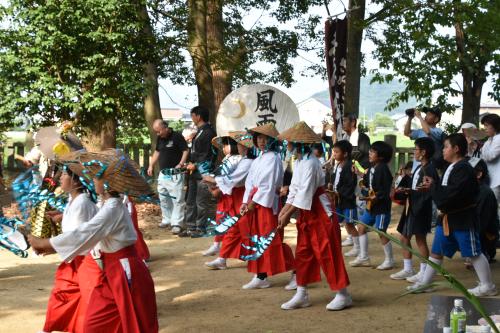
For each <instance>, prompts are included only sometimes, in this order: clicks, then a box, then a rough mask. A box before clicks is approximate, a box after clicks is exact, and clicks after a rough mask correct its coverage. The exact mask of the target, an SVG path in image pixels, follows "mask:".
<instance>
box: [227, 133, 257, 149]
mask: <svg viewBox="0 0 500 333" xmlns="http://www.w3.org/2000/svg"><path fill="white" fill-rule="evenodd" d="M228 134H229V136H230V137H231V138H232V139H233V140H234V141H236V142H237V143H238V144H240V145H242V146H244V147H247V148H252V147H253V140H252V136H251V135H250V134H248V133H247V132H245V131H230V132H229V133H228Z"/></svg>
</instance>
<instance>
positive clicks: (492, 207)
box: [469, 157, 499, 263]
mask: <svg viewBox="0 0 500 333" xmlns="http://www.w3.org/2000/svg"><path fill="white" fill-rule="evenodd" d="M469 163H470V165H472V167H474V171H475V173H476V179H477V181H478V182H479V197H478V200H477V209H476V211H477V216H478V217H479V226H480V227H479V237H480V239H481V251H482V252H483V254H484V255H485V256H486V258H487V259H488V261H489V262H490V263H492V262H495V256H496V252H497V249H496V244H497V241H498V229H499V221H498V210H497V208H498V204H497V201H496V197H495V193H494V192H493V190H492V189H491V188H490V179H489V178H490V177H489V173H488V166H487V165H486V162H484V161H483V160H482V159H479V158H477V157H473V158H471V159H470V160H469Z"/></svg>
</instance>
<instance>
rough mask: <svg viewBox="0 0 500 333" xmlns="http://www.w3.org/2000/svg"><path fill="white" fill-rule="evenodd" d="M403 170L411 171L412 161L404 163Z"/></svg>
mask: <svg viewBox="0 0 500 333" xmlns="http://www.w3.org/2000/svg"><path fill="white" fill-rule="evenodd" d="M404 169H405V170H411V169H413V161H408V162H406V164H405V166H404Z"/></svg>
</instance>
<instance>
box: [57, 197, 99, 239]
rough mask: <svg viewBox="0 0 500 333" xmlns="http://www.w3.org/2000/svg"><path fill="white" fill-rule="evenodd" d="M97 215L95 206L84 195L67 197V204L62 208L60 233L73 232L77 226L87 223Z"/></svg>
mask: <svg viewBox="0 0 500 333" xmlns="http://www.w3.org/2000/svg"><path fill="white" fill-rule="evenodd" d="M96 213H97V206H96V205H95V203H93V202H92V200H90V198H89V197H88V196H87V195H86V194H85V193H81V194H79V195H78V196H76V198H73V197H71V195H70V196H69V200H68V204H67V205H66V208H64V212H63V218H62V222H61V228H62V232H63V233H64V232H70V231H73V230H75V229H76V228H77V227H78V226H79V225H81V224H83V223H85V222H87V221H89V220H90V219H91V218H93V217H94V215H95V214H96Z"/></svg>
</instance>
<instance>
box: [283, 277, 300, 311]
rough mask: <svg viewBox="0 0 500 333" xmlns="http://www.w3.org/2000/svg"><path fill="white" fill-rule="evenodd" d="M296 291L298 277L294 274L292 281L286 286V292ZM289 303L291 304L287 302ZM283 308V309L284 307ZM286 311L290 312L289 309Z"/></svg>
mask: <svg viewBox="0 0 500 333" xmlns="http://www.w3.org/2000/svg"><path fill="white" fill-rule="evenodd" d="M296 289H297V275H296V274H292V277H291V278H290V281H288V284H287V285H286V286H285V290H296ZM290 301H291V300H290ZM287 303H290V302H287ZM287 303H285V304H287ZM281 308H282V309H283V306H282V307H281ZM284 310H289V309H284Z"/></svg>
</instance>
